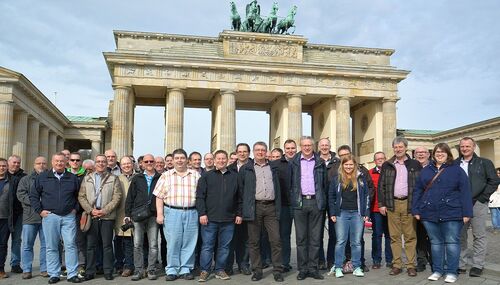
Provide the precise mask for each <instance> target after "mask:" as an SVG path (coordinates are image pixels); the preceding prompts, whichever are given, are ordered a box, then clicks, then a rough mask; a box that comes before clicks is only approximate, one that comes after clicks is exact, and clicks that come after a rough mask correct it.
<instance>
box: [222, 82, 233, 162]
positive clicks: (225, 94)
mask: <svg viewBox="0 0 500 285" xmlns="http://www.w3.org/2000/svg"><path fill="white" fill-rule="evenodd" d="M220 95H221V112H220V115H221V121H220V123H221V128H220V148H221V149H223V150H225V151H227V152H228V153H230V152H231V151H233V150H234V149H235V147H236V99H235V91H234V90H221V93H220Z"/></svg>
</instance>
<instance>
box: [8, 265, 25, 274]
mask: <svg viewBox="0 0 500 285" xmlns="http://www.w3.org/2000/svg"><path fill="white" fill-rule="evenodd" d="M10 272H12V273H23V269H22V268H21V266H20V265H14V266H12V268H11V269H10Z"/></svg>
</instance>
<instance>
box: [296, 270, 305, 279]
mask: <svg viewBox="0 0 500 285" xmlns="http://www.w3.org/2000/svg"><path fill="white" fill-rule="evenodd" d="M306 277H307V272H304V271H300V272H299V274H297V280H304V279H306Z"/></svg>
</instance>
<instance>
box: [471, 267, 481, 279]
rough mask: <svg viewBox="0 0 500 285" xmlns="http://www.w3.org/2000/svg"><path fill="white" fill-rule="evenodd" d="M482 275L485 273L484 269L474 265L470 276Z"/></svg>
mask: <svg viewBox="0 0 500 285" xmlns="http://www.w3.org/2000/svg"><path fill="white" fill-rule="evenodd" d="M481 275H483V269H481V268H477V267H472V268H471V269H470V271H469V276H470V277H481Z"/></svg>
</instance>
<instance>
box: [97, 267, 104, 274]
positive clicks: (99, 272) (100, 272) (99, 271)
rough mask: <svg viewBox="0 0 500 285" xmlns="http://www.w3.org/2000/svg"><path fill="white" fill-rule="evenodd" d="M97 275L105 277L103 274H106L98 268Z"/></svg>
mask: <svg viewBox="0 0 500 285" xmlns="http://www.w3.org/2000/svg"><path fill="white" fill-rule="evenodd" d="M95 274H97V275H103V274H104V269H102V268H97V271H96V273H95Z"/></svg>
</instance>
